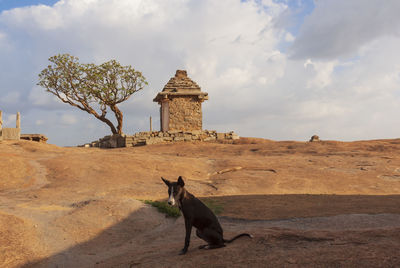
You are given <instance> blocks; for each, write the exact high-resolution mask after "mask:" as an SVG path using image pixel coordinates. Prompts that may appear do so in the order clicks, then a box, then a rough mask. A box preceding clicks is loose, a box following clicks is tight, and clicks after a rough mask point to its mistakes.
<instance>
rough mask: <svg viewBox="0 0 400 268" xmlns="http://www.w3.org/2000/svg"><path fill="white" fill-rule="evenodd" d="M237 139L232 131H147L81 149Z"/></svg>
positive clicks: (103, 141) (114, 136) (113, 137)
mask: <svg viewBox="0 0 400 268" xmlns="http://www.w3.org/2000/svg"><path fill="white" fill-rule="evenodd" d="M237 139H239V136H238V135H237V134H235V133H234V132H233V131H231V132H228V133H217V132H216V131H213V130H211V131H210V130H192V131H167V132H161V131H151V132H150V131H149V132H139V133H136V134H134V135H109V136H105V137H104V138H102V139H100V140H98V141H95V142H92V143H88V144H85V145H83V147H100V148H119V147H133V146H141V145H149V144H158V143H171V142H196V141H204V142H212V141H224V142H225V141H233V140H237Z"/></svg>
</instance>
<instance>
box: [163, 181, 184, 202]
mask: <svg viewBox="0 0 400 268" xmlns="http://www.w3.org/2000/svg"><path fill="white" fill-rule="evenodd" d="M161 179H162V180H163V182H164V183H165V184H166V185H167V186H168V196H169V198H168V204H170V205H171V206H173V205H175V204H176V201H177V200H179V199H181V197H182V195H183V194H184V192H183V187H184V186H185V182H184V181H183V179H182V176H179V178H178V180H177V181H176V182H170V181H169V180H166V179H164V178H163V177H161Z"/></svg>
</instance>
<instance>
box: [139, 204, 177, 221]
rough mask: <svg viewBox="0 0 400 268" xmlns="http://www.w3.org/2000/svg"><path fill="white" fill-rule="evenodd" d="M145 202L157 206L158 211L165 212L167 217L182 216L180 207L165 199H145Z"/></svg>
mask: <svg viewBox="0 0 400 268" xmlns="http://www.w3.org/2000/svg"><path fill="white" fill-rule="evenodd" d="M143 202H144V203H145V204H148V205H151V206H153V207H155V208H157V210H158V212H161V213H164V214H165V216H166V217H171V218H178V217H179V216H181V212H180V211H179V208H177V207H173V206H170V205H168V203H167V202H165V201H152V200H144V201H143Z"/></svg>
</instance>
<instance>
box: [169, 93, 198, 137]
mask: <svg viewBox="0 0 400 268" xmlns="http://www.w3.org/2000/svg"><path fill="white" fill-rule="evenodd" d="M201 129H202V112H201V102H199V101H198V99H197V97H196V96H192V97H174V98H171V100H170V101H169V130H170V131H175V130H184V131H187V130H201Z"/></svg>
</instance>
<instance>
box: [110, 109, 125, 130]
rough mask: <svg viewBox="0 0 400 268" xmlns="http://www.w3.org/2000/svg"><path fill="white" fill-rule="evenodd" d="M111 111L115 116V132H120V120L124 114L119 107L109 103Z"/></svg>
mask: <svg viewBox="0 0 400 268" xmlns="http://www.w3.org/2000/svg"><path fill="white" fill-rule="evenodd" d="M110 109H111V111H113V112H114V114H115V118H116V119H117V123H118V125H117V129H116V134H122V120H123V118H124V116H123V115H122V112H121V110H120V109H118V107H117V105H112V106H111V105H110Z"/></svg>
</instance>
